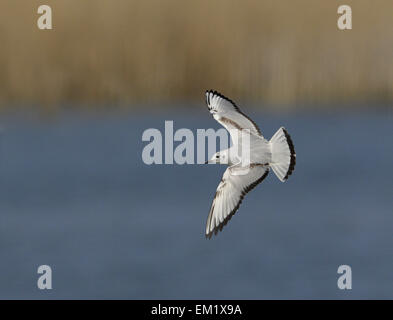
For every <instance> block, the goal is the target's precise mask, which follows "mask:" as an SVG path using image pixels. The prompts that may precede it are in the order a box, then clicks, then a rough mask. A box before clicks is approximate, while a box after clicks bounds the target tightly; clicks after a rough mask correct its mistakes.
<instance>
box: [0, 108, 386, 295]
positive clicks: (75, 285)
mask: <svg viewBox="0 0 393 320" xmlns="http://www.w3.org/2000/svg"><path fill="white" fill-rule="evenodd" d="M251 115H252V116H253V118H255V120H256V122H257V123H258V124H260V127H261V129H262V132H263V133H264V135H265V136H266V137H268V138H270V137H271V136H272V135H273V134H274V132H275V131H276V130H277V128H278V127H279V126H281V125H284V126H285V127H286V128H287V130H288V131H289V132H290V134H291V135H292V137H293V140H294V144H295V148H296V152H297V155H298V158H297V166H296V170H295V172H294V174H293V176H291V178H290V179H289V181H288V182H287V183H285V184H283V183H281V182H279V181H278V180H277V178H276V177H275V176H274V175H273V174H270V175H269V176H268V178H267V179H266V180H265V181H264V182H263V184H260V185H259V186H258V187H257V188H256V189H255V190H254V191H253V192H252V193H250V194H249V195H247V197H246V200H245V201H244V202H243V204H242V206H241V207H240V210H239V211H238V213H237V214H236V215H235V216H234V217H233V218H232V220H231V221H230V223H229V224H228V225H227V226H226V228H225V229H224V231H223V232H222V233H221V234H219V236H218V237H216V238H214V239H212V240H210V241H209V240H206V239H205V238H204V234H203V233H204V226H205V221H206V218H207V214H208V210H209V207H210V203H211V200H212V198H213V195H214V192H215V189H216V187H217V184H218V182H219V180H220V178H221V175H222V173H223V171H224V169H225V168H224V167H223V166H213V165H209V166H203V165H183V166H180V165H153V166H148V165H145V164H144V163H143V162H142V160H141V153H142V149H143V147H144V146H145V145H146V143H143V142H142V141H141V136H142V132H143V131H144V130H145V129H147V128H158V129H160V130H163V128H164V120H171V119H174V120H175V130H176V129H179V128H190V129H192V130H195V131H194V132H196V129H197V128H219V125H218V124H217V123H216V122H215V121H214V120H213V119H211V118H210V117H209V115H208V114H207V113H206V112H205V110H204V111H203V112H202V111H201V112H200V113H195V114H193V115H192V116H189V115H187V114H186V112H183V113H182V115H180V116H179V115H177V112H170V113H167V114H164V113H162V114H159V115H155V116H149V115H142V114H137V115H132V114H128V115H95V116H92V115H89V116H88V115H81V114H74V113H67V114H65V115H64V116H61V117H58V118H55V119H51V120H44V121H43V120H37V119H29V118H28V117H26V116H25V117H21V116H2V117H1V119H0V126H1V127H2V132H1V137H0V155H1V157H0V298H33V299H51V298H75V299H77V298H125V299H127V298H134V299H136V298H140V299H161V298H165V299H172V298H184V299H265V298H269V299H276V298H277V299H281V298H284V299H287V298H297V299H302V298H311V299H313V298H323V299H324V298H338V299H346V298H390V299H392V298H393V268H392V267H393V237H392V231H393V210H392V204H393V203H392V190H393V182H392V181H393V173H392V172H393V170H392V164H393V149H392V133H393V130H392V129H393V118H392V116H389V115H388V116H387V115H386V114H372V113H362V114H335V115H327V114H323V115H322V114H315V115H309V114H298V115H292V116H279V115H276V116H272V115H264V114H258V113H254V114H252V113H251ZM42 264H48V265H50V266H51V267H52V271H53V290H51V291H46V290H44V291H40V290H38V289H37V285H36V282H37V278H38V275H37V267H38V266H39V265H42ZM342 264H347V265H350V266H351V267H352V273H353V284H352V285H353V289H352V290H351V291H340V290H338V289H337V278H338V274H337V268H338V266H339V265H342Z"/></svg>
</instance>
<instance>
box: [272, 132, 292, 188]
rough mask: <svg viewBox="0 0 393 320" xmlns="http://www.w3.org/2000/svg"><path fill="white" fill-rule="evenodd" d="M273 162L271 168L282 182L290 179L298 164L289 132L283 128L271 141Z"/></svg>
mask: <svg viewBox="0 0 393 320" xmlns="http://www.w3.org/2000/svg"><path fill="white" fill-rule="evenodd" d="M270 147H271V152H272V161H271V163H270V167H271V168H272V169H273V171H274V173H275V174H276V176H277V178H278V179H280V180H281V181H282V182H284V181H285V180H287V179H288V177H289V176H290V175H291V173H292V172H293V170H294V169H295V164H296V153H295V148H294V146H293V142H292V140H291V137H290V136H289V134H288V132H287V131H286V130H285V129H284V128H283V127H281V128H280V129H278V130H277V132H276V133H275V134H274V136H273V137H272V138H271V139H270Z"/></svg>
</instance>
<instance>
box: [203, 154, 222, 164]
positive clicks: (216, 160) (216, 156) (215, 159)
mask: <svg viewBox="0 0 393 320" xmlns="http://www.w3.org/2000/svg"><path fill="white" fill-rule="evenodd" d="M207 163H218V164H228V154H227V153H226V152H216V153H215V154H214V155H213V156H212V157H211V158H210V160H207V161H206V162H205V164H207Z"/></svg>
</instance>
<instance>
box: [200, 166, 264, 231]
mask: <svg viewBox="0 0 393 320" xmlns="http://www.w3.org/2000/svg"><path fill="white" fill-rule="evenodd" d="M245 169H247V171H245ZM268 173H269V167H268V166H265V165H262V164H254V163H252V164H250V166H247V167H241V166H238V165H235V166H231V167H228V168H227V169H226V170H225V172H224V175H223V177H222V179H221V182H220V183H219V185H218V187H217V191H216V194H215V196H214V199H213V203H212V205H211V208H210V212H209V216H208V217H207V222H206V233H205V234H206V237H207V238H211V236H212V235H213V233H214V234H217V232H218V231H221V230H222V228H223V227H224V226H225V225H226V224H227V223H228V221H229V220H230V219H231V218H232V216H233V215H234V214H235V213H236V211H237V209H238V208H239V206H240V204H241V202H242V200H243V198H244V196H245V195H246V193H247V192H249V191H250V190H252V189H253V188H254V187H255V186H256V185H258V184H259V183H261V182H262V181H263V179H265V178H266V176H267V175H268Z"/></svg>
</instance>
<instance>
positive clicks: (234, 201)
mask: <svg viewBox="0 0 393 320" xmlns="http://www.w3.org/2000/svg"><path fill="white" fill-rule="evenodd" d="M206 102H207V106H208V108H209V111H210V113H212V114H213V117H214V119H216V120H217V121H218V122H219V123H220V124H222V125H223V126H224V127H225V128H226V129H227V130H228V131H229V133H230V135H231V139H232V144H233V145H232V147H230V148H228V149H225V150H221V151H219V152H217V153H215V154H214V156H213V157H212V158H211V159H210V160H209V161H208V163H221V164H227V165H228V168H227V169H226V171H225V172H224V175H223V178H222V179H221V182H220V183H219V185H218V187H217V191H216V194H215V196H214V200H213V203H212V205H211V208H210V212H209V216H208V219H207V223H206V233H205V234H206V237H208V238H211V236H212V235H213V234H217V232H218V231H221V230H222V228H223V227H224V226H225V225H226V224H227V223H228V221H229V220H230V219H231V217H232V216H233V215H234V214H235V212H236V211H237V209H238V208H239V206H240V204H241V202H242V200H243V198H244V196H245V194H246V193H247V192H249V191H250V190H251V189H253V188H254V187H255V186H256V185H258V184H259V183H260V182H262V181H263V180H264V179H265V178H266V176H267V175H268V173H269V170H270V169H273V171H274V173H275V174H276V175H277V177H278V178H279V179H280V180H281V181H285V180H286V179H288V176H289V175H290V174H291V173H292V171H293V170H294V168H295V163H296V153H295V149H294V147H293V143H292V140H291V138H290V136H289V134H288V132H287V131H286V130H285V129H284V128H280V129H279V130H278V131H277V132H276V133H275V134H274V135H273V137H272V138H271V139H270V140H266V139H265V138H264V137H263V136H262V133H261V131H260V129H259V128H258V126H257V125H256V124H255V123H254V122H253V121H252V120H251V119H250V118H249V117H247V116H246V115H245V114H244V113H242V112H241V111H240V109H239V108H238V107H237V106H236V105H235V103H234V102H233V101H231V100H230V99H228V98H226V97H224V96H223V95H221V94H219V93H218V92H216V91H207V92H206Z"/></svg>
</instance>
